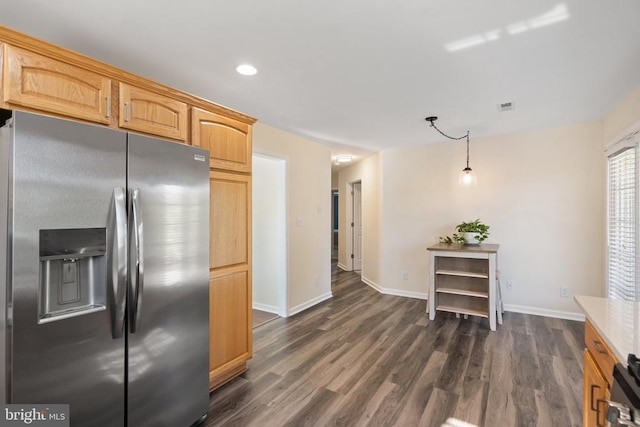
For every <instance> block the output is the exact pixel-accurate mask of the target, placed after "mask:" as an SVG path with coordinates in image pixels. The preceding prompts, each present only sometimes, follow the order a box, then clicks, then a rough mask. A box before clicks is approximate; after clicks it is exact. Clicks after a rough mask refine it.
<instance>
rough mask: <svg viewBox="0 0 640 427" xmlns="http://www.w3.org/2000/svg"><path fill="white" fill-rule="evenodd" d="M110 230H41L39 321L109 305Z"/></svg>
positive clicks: (100, 308) (56, 318) (80, 313)
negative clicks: (107, 244)
mask: <svg viewBox="0 0 640 427" xmlns="http://www.w3.org/2000/svg"><path fill="white" fill-rule="evenodd" d="M105 253H106V229H105V228H83V229H57V230H40V284H39V286H40V289H39V301H38V323H46V322H51V321H54V320H61V319H66V318H69V317H73V316H79V315H82V314H88V313H91V312H94V311H99V310H104V309H105V308H106V295H105V293H106V274H105V272H106V270H105V269H106V260H105V258H106V257H105Z"/></svg>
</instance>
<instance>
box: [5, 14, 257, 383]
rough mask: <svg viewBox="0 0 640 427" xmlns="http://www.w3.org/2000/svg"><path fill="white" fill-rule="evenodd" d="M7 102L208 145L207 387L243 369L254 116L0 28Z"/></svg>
mask: <svg viewBox="0 0 640 427" xmlns="http://www.w3.org/2000/svg"><path fill="white" fill-rule="evenodd" d="M9 110H25V111H34V112H40V113H44V114H49V115H54V116H61V117H67V118H71V119H75V120H81V121H85V122H91V123H95V124H98V125H104V126H108V127H112V128H116V129H127V130H133V131H135V132H140V133H146V134H150V135H154V136H160V137H163V138H168V139H171V140H173V141H174V142H175V143H180V144H191V145H195V146H200V147H202V148H205V149H207V150H209V151H210V159H209V161H210V175H209V176H210V196H211V198H210V204H211V211H210V243H209V245H210V265H209V289H210V291H209V301H210V321H209V323H210V338H209V348H210V353H209V360H210V363H209V384H210V388H211V389H213V388H216V387H218V386H219V385H221V384H223V383H225V382H226V381H229V380H230V379H231V378H233V377H235V376H236V375H238V374H240V373H242V372H244V371H245V370H246V362H247V360H248V359H250V358H251V356H252V346H251V338H252V336H251V334H252V327H251V326H252V325H251V306H252V301H251V127H252V125H253V123H255V121H256V119H254V118H253V117H250V116H247V115H245V114H243V113H240V112H237V111H234V110H231V109H229V108H226V107H223V106H221V105H218V104H215V103H213V102H210V101H207V100H204V99H202V98H200V97H197V96H194V95H191V94H188V93H185V92H182V91H179V90H176V89H174V88H171V87H169V86H165V85H163V84H161V83H158V82H154V81H152V80H149V79H146V78H144V77H141V76H138V75H135V74H133V73H130V72H128V71H125V70H122V69H119V68H116V67H113V66H111V65H109V64H105V63H103V62H100V61H97V60H95V59H93V58H89V57H87V56H84V55H81V54H78V53H75V52H72V51H70V50H67V49H64V48H61V47H59V46H56V45H54V44H51V43H48V42H46V41H43V40H39V39H37V38H34V37H31V36H28V35H25V34H22V33H20V32H18V31H15V30H12V29H10V28H7V27H2V26H0V121H3V120H4V119H5V118H7V117H8V116H9V114H10V111H9ZM167 173H170V171H167ZM178 374H179V373H178Z"/></svg>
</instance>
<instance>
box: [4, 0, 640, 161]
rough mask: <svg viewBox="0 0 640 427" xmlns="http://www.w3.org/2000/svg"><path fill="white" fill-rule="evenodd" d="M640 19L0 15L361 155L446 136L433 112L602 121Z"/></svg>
mask: <svg viewBox="0 0 640 427" xmlns="http://www.w3.org/2000/svg"><path fill="white" fill-rule="evenodd" d="M639 18H640V1H638V0H537V1H535V2H534V1H529V2H523V1H513V0H485V1H474V0H464V1H463V0H457V1H454V0H396V1H391V0H323V1H319V0H317V1H311V0H306V1H305V0H252V1H251V0H234V1H228V0H227V1H220V0H182V1H175V0H155V1H151V0H146V1H143V0H138V1H134V0H109V1H104V0H100V1H97V0H83V1H78V0H56V1H51V0H20V1H12V2H11V6H10V7H9V6H8V5H6V4H3V7H2V11H1V13H0V24H2V25H6V26H9V27H13V28H16V29H18V30H21V31H23V32H26V33H29V34H32V35H35V36H38V37H40V38H43V39H46V40H49V41H52V42H54V43H57V44H59V45H61V46H64V47H68V48H70V49H72V50H75V51H79V52H82V53H84V54H86V55H89V56H92V57H94V58H98V59H100V60H103V61H105V62H108V63H111V64H113V65H116V66H119V67H121V68H125V69H127V70H130V71H132V72H135V73H138V74H141V75H144V76H146V77H149V78H152V79H154V80H157V81H160V82H163V83H166V84H168V85H171V86H174V87H177V88H179V89H182V90H185V91H188V92H191V93H194V94H197V95H199V96H201V97H204V98H207V99H210V100H212V101H214V102H217V103H219V104H223V105H226V106H228V107H231V108H234V109H237V110H239V111H242V112H245V113H247V114H250V115H253V116H255V117H257V118H258V119H259V120H260V121H261V122H263V123H266V124H268V125H271V126H274V127H277V128H280V129H282V130H286V131H289V132H292V133H295V134H298V135H301V136H304V137H307V138H309V139H312V140H315V141H317V142H320V143H323V144H326V145H329V146H331V147H332V153H333V154H334V155H337V154H343V153H351V154H355V155H356V156H358V158H360V157H361V156H363V155H365V154H367V153H371V152H374V151H378V150H381V149H386V148H391V147H396V146H406V145H416V144H424V143H429V142H435V141H442V140H443V138H442V137H441V136H440V135H438V134H437V133H436V132H435V131H434V130H433V129H430V128H429V126H428V123H427V122H425V121H424V118H425V117H426V116H430V115H437V116H439V117H440V119H439V120H438V122H437V125H438V126H439V127H440V128H441V129H442V130H444V131H445V132H447V133H449V134H453V135H455V136H459V135H463V134H464V133H466V131H467V129H468V130H469V131H470V132H471V139H472V141H473V138H474V137H478V136H487V135H495V134H502V133H509V132H517V131H526V130H531V129H536V128H542V127H551V126H558V125H563V124H568V123H579V122H587V121H592V120H599V119H602V118H603V117H604V115H605V114H606V113H608V112H609V111H610V110H611V109H612V108H613V107H614V106H615V105H616V104H617V103H618V102H620V101H621V100H622V99H623V98H624V96H625V95H627V94H628V93H629V92H630V91H631V90H632V89H634V88H635V87H637V86H639V85H640V19H639ZM245 62H248V63H251V64H253V65H255V66H256V67H257V68H258V70H259V72H258V74H257V75H256V76H253V77H245V76H241V75H239V74H237V73H236V72H235V67H236V66H237V65H238V64H240V63H245ZM508 101H509V102H513V103H514V105H515V110H514V111H510V112H505V113H499V112H498V109H497V104H499V103H503V102H508Z"/></svg>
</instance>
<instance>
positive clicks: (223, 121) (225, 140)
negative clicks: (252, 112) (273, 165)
mask: <svg viewBox="0 0 640 427" xmlns="http://www.w3.org/2000/svg"><path fill="white" fill-rule="evenodd" d="M191 129H192V130H191V131H192V137H191V141H192V144H193V145H198V146H200V147H202V148H204V149H206V150H209V153H210V160H211V167H212V168H216V169H227V170H231V171H236V172H251V127H250V126H249V125H247V124H246V123H242V122H239V121H237V120H233V119H230V118H228V117H224V116H221V115H218V114H214V113H211V112H209V111H205V110H201V109H199V108H194V109H193V110H192V116H191Z"/></svg>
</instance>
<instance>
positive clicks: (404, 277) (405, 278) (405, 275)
mask: <svg viewBox="0 0 640 427" xmlns="http://www.w3.org/2000/svg"><path fill="white" fill-rule="evenodd" d="M402 280H409V273H408V272H406V271H403V272H402Z"/></svg>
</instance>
